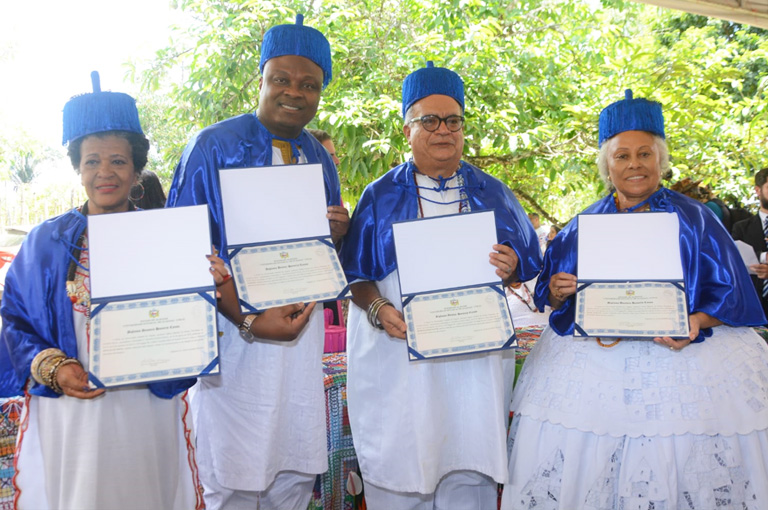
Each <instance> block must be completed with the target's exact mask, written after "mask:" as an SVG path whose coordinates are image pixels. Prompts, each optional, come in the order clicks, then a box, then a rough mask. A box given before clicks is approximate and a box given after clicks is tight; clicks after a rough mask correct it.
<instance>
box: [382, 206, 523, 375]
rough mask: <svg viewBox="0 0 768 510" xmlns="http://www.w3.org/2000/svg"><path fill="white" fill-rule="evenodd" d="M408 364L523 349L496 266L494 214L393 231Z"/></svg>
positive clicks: (407, 224)
mask: <svg viewBox="0 0 768 510" xmlns="http://www.w3.org/2000/svg"><path fill="white" fill-rule="evenodd" d="M392 232H393V235H394V240H395V252H396V257H397V267H398V278H399V283H400V293H401V297H402V303H403V317H404V320H405V324H406V339H407V343H408V359H409V360H410V361H417V360H424V359H430V358H437V357H443V356H456V355H462V354H472V353H479V352H487V351H494V350H500V349H509V348H512V347H515V346H517V339H516V337H515V328H514V324H513V322H512V315H511V314H510V311H509V305H508V303H507V299H506V296H505V293H504V288H503V284H502V282H501V280H500V279H499V277H498V276H497V275H496V272H495V266H493V265H491V264H490V263H489V260H488V254H489V253H490V252H491V251H492V249H493V245H494V244H497V236H496V221H495V214H494V212H493V211H492V210H489V211H481V212H473V213H466V214H456V215H448V216H439V217H434V218H425V219H418V220H410V221H403V222H397V223H393V224H392Z"/></svg>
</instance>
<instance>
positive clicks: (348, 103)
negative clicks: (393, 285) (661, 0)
mask: <svg viewBox="0 0 768 510" xmlns="http://www.w3.org/2000/svg"><path fill="white" fill-rule="evenodd" d="M178 7H179V8H180V9H181V10H182V11H183V12H184V13H185V14H186V16H187V21H186V22H185V23H184V25H183V26H179V27H177V28H176V29H174V31H173V34H174V35H173V40H172V41H171V44H170V45H169V47H168V48H166V49H164V50H162V51H160V52H158V54H157V58H156V60H155V61H154V62H153V63H152V64H151V66H150V67H149V68H148V69H136V71H135V72H136V77H137V79H141V80H142V82H143V84H144V85H145V89H146V90H147V95H146V96H145V97H142V98H139V103H140V106H141V107H142V110H143V114H144V115H145V119H144V121H145V126H146V127H147V131H148V132H149V134H150V136H151V137H152V138H153V139H155V140H160V143H159V149H160V151H161V154H162V156H163V158H164V160H165V167H166V168H164V169H158V170H159V172H160V173H164V174H165V175H166V176H167V175H169V174H170V172H171V171H172V168H173V166H174V165H175V164H176V162H177V161H178V158H179V156H180V154H181V150H182V148H183V145H184V143H185V142H186V140H187V139H188V138H189V136H191V135H192V134H193V133H194V132H195V131H196V130H198V129H200V128H202V127H204V126H206V125H208V124H211V123H213V122H217V121H219V120H222V119H225V118H227V117H229V116H232V115H236V114H240V113H245V112H253V111H255V108H256V105H257V101H258V80H259V71H258V62H259V59H258V54H259V44H260V42H261V40H262V37H263V34H264V32H265V31H266V30H267V29H268V28H269V27H271V26H273V25H275V24H277V23H290V22H293V19H294V17H295V13H297V12H301V13H303V14H304V15H305V23H306V24H307V25H310V26H313V27H315V28H317V29H319V30H321V31H322V32H323V33H324V34H326V36H327V37H328V39H329V40H330V42H331V48H332V51H333V59H334V80H333V82H332V83H331V85H330V86H329V87H328V88H327V89H326V91H325V92H324V94H323V100H322V103H321V108H320V111H319V114H318V116H317V119H316V121H315V122H314V124H316V126H313V127H319V128H322V129H325V130H327V131H329V132H330V133H331V134H332V135H333V137H334V139H335V143H336V146H337V149H338V151H339V153H340V154H341V155H342V163H341V166H340V174H341V177H342V186H343V194H344V198H345V200H348V201H350V202H352V203H354V202H355V201H356V200H357V197H358V196H359V195H360V193H361V192H362V189H363V188H364V186H365V185H366V184H367V183H368V182H370V181H371V180H373V179H375V178H376V177H378V176H380V175H382V174H383V173H384V172H385V171H387V170H388V169H389V168H390V167H391V166H392V165H393V164H396V163H399V162H402V161H403V160H405V159H407V158H408V157H409V153H408V146H407V144H406V141H405V139H404V137H403V135H402V118H401V112H400V87H401V84H402V80H403V78H404V77H405V76H406V75H407V74H408V73H410V72H411V71H413V70H415V69H417V68H419V67H423V66H424V64H425V62H426V61H427V60H433V61H434V62H435V65H438V66H444V67H449V68H451V69H454V70H456V71H457V72H459V74H460V75H461V76H462V77H463V78H464V81H465V85H466V96H467V98H466V103H467V111H466V117H467V127H466V138H467V147H466V149H465V159H466V160H468V161H470V162H471V163H474V164H476V165H478V166H480V167H482V168H484V169H486V170H488V171H490V172H491V173H493V174H495V175H496V176H498V177H499V178H500V179H502V180H503V181H504V182H506V183H507V184H508V185H509V186H510V187H511V188H512V189H514V190H515V192H516V193H517V194H518V197H519V198H521V200H522V201H523V203H524V205H525V206H526V208H528V209H529V210H534V211H537V212H539V213H540V214H542V216H543V219H544V220H543V221H544V222H545V223H546V222H551V223H564V222H565V221H567V220H568V219H569V218H570V217H571V216H572V215H573V214H575V213H577V212H578V211H579V210H581V209H582V208H583V207H584V206H586V205H587V204H589V203H591V202H593V201H594V200H595V199H597V198H598V197H599V196H601V195H602V194H604V193H605V188H604V185H603V184H602V183H601V182H600V181H599V179H598V177H597V171H596V168H595V164H594V162H595V159H596V155H597V117H598V114H599V112H600V110H601V109H602V108H603V107H605V106H606V105H607V104H609V103H610V102H613V101H615V100H618V99H620V98H622V97H623V91H624V89H625V88H631V89H633V91H634V93H635V96H636V97H648V98H651V99H654V100H657V101H660V102H661V103H662V104H663V105H664V110H665V116H666V120H667V122H666V130H667V140H668V142H669V146H670V150H671V155H672V159H673V162H672V163H673V165H672V166H673V172H672V175H671V176H670V180H672V181H675V180H677V179H679V178H682V177H691V178H693V179H694V180H702V181H703V184H707V185H709V186H711V187H712V188H713V189H714V190H715V191H716V192H719V193H720V194H721V196H723V197H726V198H728V197H733V198H734V199H736V200H740V201H744V200H746V199H747V197H749V196H750V194H751V191H750V189H751V188H750V186H749V179H750V176H751V175H752V174H753V173H754V171H755V170H756V169H759V168H760V167H761V166H765V165H766V161H768V157H767V156H768V154H767V152H768V143H767V142H768V114H767V113H766V107H765V103H766V86H768V78H767V77H766V67H768V60H766V52H767V51H768V38H766V37H765V31H763V30H758V29H753V28H749V27H746V26H741V25H737V24H732V23H726V22H723V21H720V20H714V19H707V18H702V17H697V16H691V15H685V14H681V13H679V12H676V11H666V10H662V9H658V8H653V7H649V6H645V5H642V4H636V3H633V2H624V1H622V0H604V1H603V4H602V5H596V4H595V3H594V2H590V3H585V2H583V1H581V0H558V1H546V0H519V1H517V2H514V3H513V2H502V1H500V0H496V1H492V2H489V1H483V0H357V1H350V0H313V1H312V2H307V1H292V0H288V1H281V2H271V1H268V0H232V1H218V0H182V1H180V2H179V4H178ZM147 111H149V112H150V113H149V114H147V113H146V112H147ZM147 115H149V117H150V118H146V117H147Z"/></svg>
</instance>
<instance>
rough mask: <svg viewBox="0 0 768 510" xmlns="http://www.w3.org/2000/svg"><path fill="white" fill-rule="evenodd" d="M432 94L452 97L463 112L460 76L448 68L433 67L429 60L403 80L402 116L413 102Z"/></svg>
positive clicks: (462, 83) (462, 88)
mask: <svg viewBox="0 0 768 510" xmlns="http://www.w3.org/2000/svg"><path fill="white" fill-rule="evenodd" d="M433 94H440V95H443V96H449V97H452V98H453V99H455V100H456V102H457V103H459V106H461V112H462V113H464V82H463V81H462V80H461V77H460V76H459V75H458V74H456V73H455V72H453V71H451V70H450V69H446V68H444V67H435V64H433V63H432V61H431V60H430V61H428V62H427V67H424V68H422V69H417V70H416V71H414V72H412V73H411V74H409V75H408V76H406V77H405V80H403V118H405V113H406V112H407V111H408V108H410V107H411V106H413V103H415V102H416V101H419V100H420V99H424V98H425V97H427V96H431V95H433Z"/></svg>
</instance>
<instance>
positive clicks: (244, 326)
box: [238, 313, 258, 342]
mask: <svg viewBox="0 0 768 510" xmlns="http://www.w3.org/2000/svg"><path fill="white" fill-rule="evenodd" d="M256 317H258V315H256V314H254V313H252V314H250V315H246V316H245V319H243V322H242V323H241V324H240V326H239V327H238V329H239V330H240V337H241V338H242V339H243V340H245V341H246V342H253V339H254V336H253V333H251V324H253V321H255V320H256Z"/></svg>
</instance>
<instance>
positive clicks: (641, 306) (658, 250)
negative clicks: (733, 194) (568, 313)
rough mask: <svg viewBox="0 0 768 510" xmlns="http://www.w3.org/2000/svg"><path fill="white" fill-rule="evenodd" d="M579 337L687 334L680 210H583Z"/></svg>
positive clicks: (580, 218) (577, 308) (577, 312)
mask: <svg viewBox="0 0 768 510" xmlns="http://www.w3.org/2000/svg"><path fill="white" fill-rule="evenodd" d="M577 221H578V222H579V240H578V257H579V260H578V273H579V274H578V286H577V292H576V317H575V325H574V336H587V337H595V336H598V337H633V338H655V337H664V336H668V337H687V336H688V333H689V331H688V304H687V299H686V294H685V283H684V281H683V266H682V259H681V258H680V236H679V230H680V226H679V220H678V217H677V213H664V212H659V213H638V214H581V215H579V217H578V220H577Z"/></svg>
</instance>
